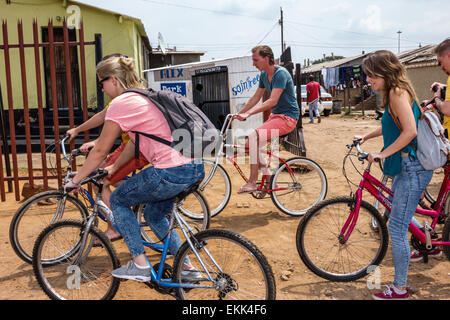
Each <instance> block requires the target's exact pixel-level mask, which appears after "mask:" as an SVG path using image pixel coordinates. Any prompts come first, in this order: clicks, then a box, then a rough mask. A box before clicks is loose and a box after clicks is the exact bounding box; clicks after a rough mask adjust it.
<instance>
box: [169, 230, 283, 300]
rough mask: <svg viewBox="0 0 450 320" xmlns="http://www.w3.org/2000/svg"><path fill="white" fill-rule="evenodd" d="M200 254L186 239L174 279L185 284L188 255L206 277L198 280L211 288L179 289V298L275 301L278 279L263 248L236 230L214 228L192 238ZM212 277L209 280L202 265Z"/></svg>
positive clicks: (175, 264) (175, 263)
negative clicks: (185, 267) (262, 251)
mask: <svg viewBox="0 0 450 320" xmlns="http://www.w3.org/2000/svg"><path fill="white" fill-rule="evenodd" d="M190 240H191V241H193V242H194V248H195V250H196V251H197V253H198V255H199V256H200V258H201V260H198V259H197V257H196V256H195V254H194V252H193V249H192V247H191V246H190V245H189V243H188V242H185V243H184V244H183V245H182V246H181V248H180V249H179V250H178V253H177V255H176V257H175V262H174V267H173V281H174V282H175V283H182V281H181V280H180V279H181V271H182V270H183V264H184V262H185V259H186V258H188V259H189V261H190V262H191V263H192V265H193V266H194V268H195V269H197V270H199V271H202V274H203V276H204V277H203V278H202V279H200V280H199V281H197V282H196V284H199V285H202V286H210V288H177V294H178V297H179V298H180V299H183V300H185V299H192V300H216V299H220V300H223V299H227V300H228V299H232V300H234V299H235V300H255V299H256V300H274V299H275V295H276V288H275V278H274V276H273V272H272V269H271V267H270V265H269V263H268V261H267V259H266V258H265V257H264V255H263V254H262V253H261V251H260V250H259V249H258V248H257V247H256V246H255V245H254V244H253V243H252V242H250V241H249V240H248V239H246V238H245V237H243V236H242V235H239V234H237V233H235V232H231V231H228V230H221V229H211V230H206V231H202V232H199V233H197V234H195V235H194V236H193V237H191V238H190ZM201 263H203V265H204V266H205V268H206V270H207V271H208V273H209V274H210V276H211V277H212V279H213V281H210V279H209V278H208V275H207V273H206V271H205V270H204V268H203V267H202V264H201Z"/></svg>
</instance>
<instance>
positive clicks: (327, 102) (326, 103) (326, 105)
mask: <svg viewBox="0 0 450 320" xmlns="http://www.w3.org/2000/svg"><path fill="white" fill-rule="evenodd" d="M320 96H321V100H322V102H321V103H319V113H322V112H323V115H324V116H325V117H327V116H328V115H329V114H330V113H331V109H332V108H333V97H332V96H331V94H329V93H328V92H326V91H325V89H324V88H323V87H322V86H321V87H320ZM305 112H306V113H307V114H309V107H308V106H307V105H306V85H302V116H303V115H304V114H305Z"/></svg>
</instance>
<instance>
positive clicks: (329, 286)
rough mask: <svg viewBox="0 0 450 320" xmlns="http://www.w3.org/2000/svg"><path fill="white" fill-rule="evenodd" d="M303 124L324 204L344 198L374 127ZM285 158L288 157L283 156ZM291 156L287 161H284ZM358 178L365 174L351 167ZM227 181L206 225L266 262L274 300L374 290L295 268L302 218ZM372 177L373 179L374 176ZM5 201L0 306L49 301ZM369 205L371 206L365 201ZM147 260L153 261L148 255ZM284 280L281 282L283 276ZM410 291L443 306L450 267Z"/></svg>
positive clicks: (436, 262) (340, 120)
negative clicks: (353, 161)
mask: <svg viewBox="0 0 450 320" xmlns="http://www.w3.org/2000/svg"><path fill="white" fill-rule="evenodd" d="M307 120H308V119H307V118H304V123H305V124H304V137H305V143H306V148H307V156H308V157H310V158H311V159H313V160H315V161H316V162H318V163H319V164H320V166H322V168H323V170H324V171H325V173H326V175H327V178H328V194H327V198H330V197H334V196H338V195H349V194H350V191H351V190H352V189H353V190H354V187H352V188H349V186H348V184H347V183H346V180H345V179H344V177H343V174H342V167H343V165H342V160H343V158H344V155H345V153H346V151H347V148H346V147H345V146H346V144H348V143H351V139H352V137H353V136H354V135H355V134H363V133H366V132H368V131H370V130H373V129H374V128H375V127H376V126H378V125H379V121H377V120H374V118H373V117H371V116H366V117H341V116H340V115H331V116H330V117H328V118H324V119H323V121H322V123H320V124H317V123H315V124H307V123H306V122H307ZM380 147H381V139H378V140H372V141H369V142H367V143H366V144H365V146H364V148H365V150H367V151H376V150H379V149H380ZM285 155H287V154H285ZM287 156H289V155H287ZM357 165H358V166H359V170H361V169H362V168H363V166H361V165H359V164H357ZM224 166H225V168H226V169H227V171H228V173H229V174H230V177H231V179H232V186H233V194H232V196H231V200H230V202H229V204H228V206H227V207H226V208H225V210H224V211H223V212H222V213H221V214H220V215H218V216H217V217H215V218H213V219H212V227H218V228H224V229H229V230H233V231H235V232H238V233H242V234H243V235H245V236H246V237H247V238H248V239H250V240H251V241H252V242H254V243H255V244H256V245H257V246H258V247H259V248H260V250H261V251H262V252H263V253H264V255H265V256H266V257H267V259H268V260H269V263H270V264H271V266H272V269H273V271H274V273H275V278H276V285H277V299H285V300H305V299H310V300H316V299H332V300H333V299H334V300H344V299H345V300H348V299H362V300H364V299H371V295H372V293H373V292H374V290H370V289H369V288H368V282H367V278H363V279H361V280H359V281H356V282H349V283H335V282H329V281H327V280H324V279H322V278H320V277H317V276H316V275H314V274H313V273H312V272H311V271H309V270H308V269H307V268H306V267H305V265H304V264H303V263H302V261H301V260H300V258H299V256H298V253H297V249H296V244H295V234H296V230H297V226H298V223H299V221H300V219H301V217H298V218H295V217H290V216H287V215H285V214H283V213H281V212H279V211H278V210H277V208H276V207H275V206H274V204H273V203H272V201H271V200H270V197H268V198H266V199H263V200H256V199H254V198H253V197H251V196H250V195H238V194H236V191H237V190H238V188H239V187H240V186H241V185H242V179H241V178H240V176H239V175H238V174H237V172H236V171H235V170H234V168H233V167H232V166H231V165H229V164H225V165H224ZM346 170H347V172H348V173H349V176H350V177H351V180H352V181H353V182H354V183H358V182H359V176H358V175H357V173H356V172H355V170H354V169H352V167H351V166H347V165H346ZM374 172H375V171H374ZM7 197H8V199H7V200H8V201H7V202H3V203H1V204H0V206H1V209H0V230H2V231H1V232H0V259H1V262H2V263H1V265H0V300H16V299H22V300H31V299H37V300H39V299H47V297H46V295H45V294H44V293H43V291H42V290H41V289H40V287H39V285H38V284H37V282H36V280H35V278H34V274H33V270H32V266H31V265H28V264H26V263H24V262H23V261H22V260H20V259H19V258H18V257H17V256H16V255H15V253H14V251H13V250H12V249H11V246H10V243H9V236H8V230H9V224H10V221H11V218H12V215H13V214H14V212H15V211H16V209H17V208H18V207H19V205H20V203H19V202H16V201H15V199H14V195H13V194H11V193H9V194H8V195H7ZM368 200H369V201H370V202H372V200H371V199H370V198H368ZM114 246H115V248H116V250H117V252H118V254H119V256H120V259H121V262H122V264H125V263H126V262H127V261H128V260H129V253H128V250H127V248H126V246H125V244H124V243H123V242H114ZM149 255H150V256H151V257H152V259H157V255H155V254H154V253H152V252H149ZM380 270H381V282H382V284H389V283H391V282H392V280H393V274H394V268H393V261H392V255H391V251H390V248H389V249H388V253H387V255H386V257H385V259H384V261H383V262H382V264H381V269H380ZM283 275H284V276H283ZM408 280H409V282H408V285H409V286H410V287H411V289H412V291H413V295H412V297H411V299H449V292H450V262H449V261H447V260H446V258H445V256H443V257H441V258H437V259H430V262H429V263H428V264H424V263H422V262H421V263H412V264H411V267H410V272H409V278H408ZM115 299H123V300H134V299H173V297H171V296H166V295H162V294H159V293H157V292H155V291H152V290H150V289H148V287H146V286H145V285H143V284H140V283H136V282H132V281H127V282H124V283H121V285H120V288H119V290H118V292H117V294H116V296H115Z"/></svg>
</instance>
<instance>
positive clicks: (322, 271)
mask: <svg viewBox="0 0 450 320" xmlns="http://www.w3.org/2000/svg"><path fill="white" fill-rule="evenodd" d="M353 207H354V199H353V198H351V197H338V198H332V199H328V200H324V201H322V202H321V203H319V204H318V205H317V206H315V207H314V208H312V209H311V210H310V211H309V212H308V213H307V214H306V215H305V216H304V217H303V219H302V220H301V221H300V223H299V226H298V228H297V236H296V244H297V251H298V253H299V255H300V258H301V259H302V261H303V262H304V263H305V265H306V266H307V267H308V268H309V269H310V270H311V271H312V272H314V273H315V274H316V275H318V276H319V277H322V278H324V279H327V280H331V281H353V280H356V279H360V278H362V277H364V276H366V275H367V274H368V272H369V273H370V272H371V271H373V270H372V269H370V268H369V267H371V266H373V267H375V266H377V265H378V264H379V263H380V262H381V261H382V260H383V258H384V256H385V254H386V250H387V247H388V230H387V227H386V224H385V223H384V221H383V219H382V218H381V215H380V214H379V212H378V211H377V210H376V209H375V208H374V207H373V206H372V205H370V204H369V203H367V202H365V201H362V202H361V207H360V209H359V212H357V221H356V222H355V226H354V228H353V231H352V232H351V234H350V237H349V238H348V240H347V241H345V242H342V241H341V239H342V235H341V234H342V229H343V228H344V225H345V224H346V222H348V219H349V217H350V212H351V210H352V208H353ZM372 219H374V220H375V221H376V223H377V226H378V228H376V229H374V228H372V227H371V226H372Z"/></svg>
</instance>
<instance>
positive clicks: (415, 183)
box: [356, 50, 433, 300]
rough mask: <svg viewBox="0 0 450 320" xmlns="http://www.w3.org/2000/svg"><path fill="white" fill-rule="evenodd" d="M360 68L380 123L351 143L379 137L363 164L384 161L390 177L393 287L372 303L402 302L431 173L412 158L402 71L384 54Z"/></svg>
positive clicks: (410, 114)
mask: <svg viewBox="0 0 450 320" xmlns="http://www.w3.org/2000/svg"><path fill="white" fill-rule="evenodd" d="M362 65H363V70H364V73H365V74H366V75H367V82H369V83H370V84H371V85H372V88H373V89H374V90H375V91H377V92H379V93H380V94H381V95H382V96H383V105H384V107H385V109H386V110H385V112H384V113H383V117H382V118H381V127H379V128H377V129H375V130H373V131H372V132H370V133H368V134H366V135H365V136H363V137H356V138H360V139H361V143H364V142H365V141H367V140H369V139H372V138H375V137H378V136H381V135H382V136H383V142H384V148H383V151H381V152H372V153H370V154H369V158H368V159H369V161H370V162H373V161H374V160H375V159H380V160H383V159H384V168H383V173H384V174H385V175H388V176H391V177H394V181H393V183H392V191H393V193H394V195H395V196H394V198H393V200H392V207H391V213H390V215H389V235H390V237H391V243H392V256H393V261H394V269H395V276H394V282H393V283H392V284H391V285H389V286H388V288H387V289H386V290H385V291H382V292H379V293H376V294H374V295H373V298H374V299H376V300H404V299H408V298H409V292H408V289H407V287H406V282H407V276H408V269H409V263H410V254H411V251H410V247H409V242H408V237H407V234H408V227H409V224H410V222H411V220H412V219H413V216H414V212H415V210H416V208H417V205H418V203H419V200H420V197H421V195H422V193H423V191H424V190H425V187H426V186H427V185H428V183H429V182H430V180H431V177H432V175H433V171H428V170H425V169H424V168H423V167H422V165H421V164H420V162H419V160H418V159H417V156H416V152H415V149H417V139H416V136H417V123H418V119H419V116H420V109H419V106H418V105H417V98H416V94H415V92H414V89H413V87H412V85H411V82H410V81H409V80H408V78H407V77H406V70H405V67H404V66H403V65H402V64H401V63H400V61H399V60H398V58H397V56H396V55H395V54H393V53H392V52H390V51H387V50H380V51H376V52H375V53H372V54H370V55H368V56H367V57H366V58H365V59H364V60H363V64H362Z"/></svg>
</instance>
